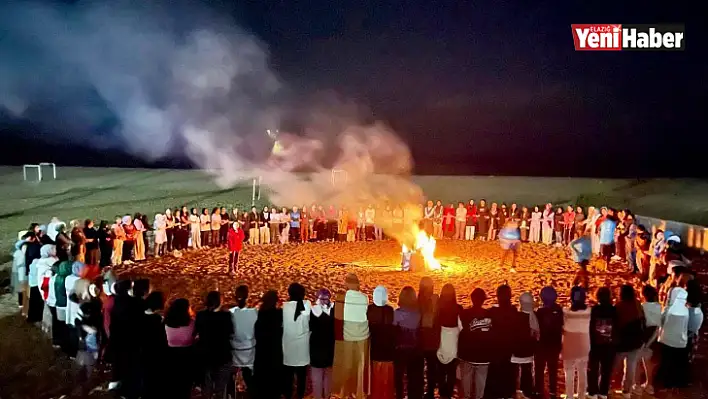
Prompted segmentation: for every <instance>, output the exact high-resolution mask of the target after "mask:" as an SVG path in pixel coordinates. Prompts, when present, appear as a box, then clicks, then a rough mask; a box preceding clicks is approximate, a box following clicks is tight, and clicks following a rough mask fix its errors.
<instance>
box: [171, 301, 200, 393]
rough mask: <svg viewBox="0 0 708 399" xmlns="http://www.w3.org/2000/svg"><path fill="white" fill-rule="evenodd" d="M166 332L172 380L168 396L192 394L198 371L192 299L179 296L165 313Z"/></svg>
mask: <svg viewBox="0 0 708 399" xmlns="http://www.w3.org/2000/svg"><path fill="white" fill-rule="evenodd" d="M165 334H166V335H167V346H168V348H167V361H166V362H165V364H166V365H167V368H168V370H167V373H166V375H169V376H170V383H169V384H167V385H166V387H165V391H166V392H165V397H166V398H184V399H188V398H190V396H191V394H192V383H193V382H194V376H195V375H196V373H195V369H194V363H195V355H194V351H193V347H192V345H193V344H194V320H193V319H192V311H191V309H190V307H189V301H188V300H186V299H184V298H179V299H175V300H174V302H172V304H171V305H170V308H169V309H168V310H167V314H166V315H165Z"/></svg>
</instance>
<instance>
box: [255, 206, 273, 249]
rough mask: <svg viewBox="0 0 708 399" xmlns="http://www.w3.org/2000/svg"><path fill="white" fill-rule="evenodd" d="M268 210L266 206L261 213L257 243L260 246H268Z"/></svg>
mask: <svg viewBox="0 0 708 399" xmlns="http://www.w3.org/2000/svg"><path fill="white" fill-rule="evenodd" d="M270 215H271V213H270V210H268V207H267V206H264V207H263V210H262V211H261V225H260V226H259V227H258V236H259V237H258V241H260V243H261V244H270Z"/></svg>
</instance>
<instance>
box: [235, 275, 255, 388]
mask: <svg viewBox="0 0 708 399" xmlns="http://www.w3.org/2000/svg"><path fill="white" fill-rule="evenodd" d="M235 299H236V306H234V307H233V308H231V322H232V323H233V328H234V334H233V335H232V336H231V355H232V356H231V358H232V360H233V366H234V368H235V372H236V373H238V371H239V370H240V371H241V377H242V378H243V381H244V382H245V384H246V392H247V393H248V394H249V397H256V396H255V395H256V389H255V388H256V387H255V386H254V385H253V364H254V360H255V357H256V337H255V331H254V328H255V325H256V320H257V319H258V311H257V310H256V308H250V307H247V304H248V303H247V302H248V286H247V285H239V286H238V287H237V288H236V292H235ZM234 389H235V387H234ZM229 391H231V392H233V391H232V390H231V388H229Z"/></svg>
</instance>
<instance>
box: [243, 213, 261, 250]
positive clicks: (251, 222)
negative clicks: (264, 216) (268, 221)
mask: <svg viewBox="0 0 708 399" xmlns="http://www.w3.org/2000/svg"><path fill="white" fill-rule="evenodd" d="M246 221H247V223H248V243H249V244H250V245H257V244H259V243H260V235H261V230H260V227H261V214H260V213H259V212H258V209H256V207H255V206H254V207H252V208H251V212H249V213H248V216H247V218H246Z"/></svg>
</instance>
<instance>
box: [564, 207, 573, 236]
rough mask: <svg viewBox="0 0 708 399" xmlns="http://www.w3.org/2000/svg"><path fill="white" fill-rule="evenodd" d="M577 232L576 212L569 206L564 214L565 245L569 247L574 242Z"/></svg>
mask: <svg viewBox="0 0 708 399" xmlns="http://www.w3.org/2000/svg"><path fill="white" fill-rule="evenodd" d="M574 231H575V211H574V210H573V207H572V206H570V205H568V207H567V208H566V209H565V213H563V244H564V245H568V244H570V242H571V241H572V240H573V233H574Z"/></svg>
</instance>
